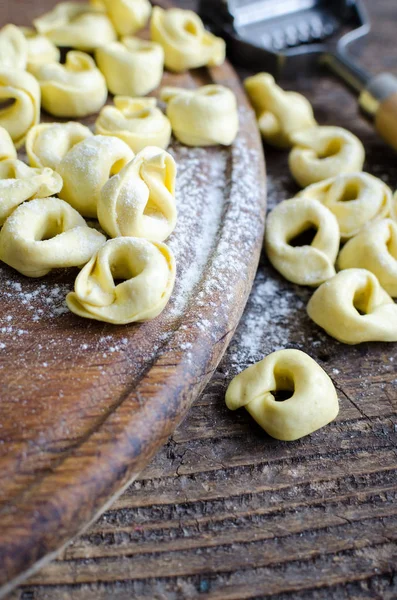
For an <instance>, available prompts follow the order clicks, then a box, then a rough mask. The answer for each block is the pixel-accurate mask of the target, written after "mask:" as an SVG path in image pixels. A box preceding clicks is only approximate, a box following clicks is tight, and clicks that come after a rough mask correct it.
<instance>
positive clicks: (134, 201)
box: [98, 146, 176, 242]
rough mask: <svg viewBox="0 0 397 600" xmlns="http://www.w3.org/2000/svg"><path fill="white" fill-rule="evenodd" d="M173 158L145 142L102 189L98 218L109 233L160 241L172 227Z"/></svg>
mask: <svg viewBox="0 0 397 600" xmlns="http://www.w3.org/2000/svg"><path fill="white" fill-rule="evenodd" d="M175 178H176V165H175V161H174V159H173V158H172V156H171V155H170V154H168V152H165V151H164V150H161V148H155V147H150V146H148V147H147V148H145V149H144V150H142V151H141V152H140V153H139V154H138V155H137V156H136V157H135V158H134V160H133V161H132V162H130V163H129V164H128V165H126V166H125V167H124V169H123V170H122V171H120V173H118V174H117V175H114V177H112V178H111V179H109V181H108V182H107V184H106V185H105V186H104V188H103V189H102V193H101V195H100V197H99V200H98V220H99V223H100V225H101V227H102V229H103V230H104V231H106V233H108V234H109V235H110V236H111V237H118V236H130V237H143V238H146V239H148V240H150V241H153V242H162V241H164V240H165V239H167V237H168V236H169V235H171V233H172V231H173V230H174V228H175V224H176V206H175Z"/></svg>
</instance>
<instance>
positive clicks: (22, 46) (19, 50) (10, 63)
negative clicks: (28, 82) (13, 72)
mask: <svg viewBox="0 0 397 600" xmlns="http://www.w3.org/2000/svg"><path fill="white" fill-rule="evenodd" d="M27 61H28V46H27V43H26V40H25V36H24V35H23V33H22V32H21V31H20V29H19V28H18V27H16V26H15V25H5V27H3V28H2V29H0V69H21V70H22V71H23V70H24V69H26V65H27Z"/></svg>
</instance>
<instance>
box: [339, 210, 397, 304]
mask: <svg viewBox="0 0 397 600" xmlns="http://www.w3.org/2000/svg"><path fill="white" fill-rule="evenodd" d="M337 264H338V268H339V269H351V268H354V267H357V268H360V269H367V270H368V271H371V273H374V275H376V277H377V278H378V280H379V283H380V285H381V286H382V287H383V288H384V289H385V290H386V292H387V293H388V294H390V296H393V297H394V298H395V297H397V223H395V222H394V221H392V220H391V219H382V220H381V221H377V222H376V223H371V225H369V226H368V227H365V228H364V229H362V230H361V231H360V233H359V234H358V235H356V237H354V238H352V239H351V240H349V241H348V242H347V244H345V246H344V247H343V248H342V250H341V252H340V254H339V257H338V263H337Z"/></svg>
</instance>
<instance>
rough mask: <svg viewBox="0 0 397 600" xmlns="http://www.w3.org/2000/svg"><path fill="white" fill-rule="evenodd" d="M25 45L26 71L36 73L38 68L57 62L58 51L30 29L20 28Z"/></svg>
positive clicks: (43, 36)
mask: <svg viewBox="0 0 397 600" xmlns="http://www.w3.org/2000/svg"><path fill="white" fill-rule="evenodd" d="M20 30H21V33H23V35H24V37H25V39H26V44H27V67H26V68H27V70H28V71H29V72H30V73H33V75H34V73H35V72H36V69H37V68H38V67H41V65H45V64H47V63H52V62H59V60H60V57H61V53H60V51H59V49H58V48H57V47H56V46H55V44H53V43H52V42H51V40H49V39H48V38H46V37H45V35H40V34H39V33H37V32H36V31H35V30H34V29H31V28H30V27H20Z"/></svg>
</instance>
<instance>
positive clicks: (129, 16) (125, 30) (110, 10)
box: [102, 0, 152, 36]
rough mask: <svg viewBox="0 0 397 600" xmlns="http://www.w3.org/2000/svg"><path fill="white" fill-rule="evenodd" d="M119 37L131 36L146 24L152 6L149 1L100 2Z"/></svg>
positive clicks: (106, 0) (120, 0)
mask: <svg viewBox="0 0 397 600" xmlns="http://www.w3.org/2000/svg"><path fill="white" fill-rule="evenodd" d="M102 2H103V5H104V7H105V8H106V11H107V14H108V16H109V18H110V20H111V21H112V23H113V26H114V28H115V30H116V31H117V33H118V35H119V36H123V35H131V34H133V33H135V32H136V31H138V30H139V29H142V28H143V27H145V25H146V24H147V22H148V20H149V17H150V13H151V11H152V5H151V4H150V2H149V0H102Z"/></svg>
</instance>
